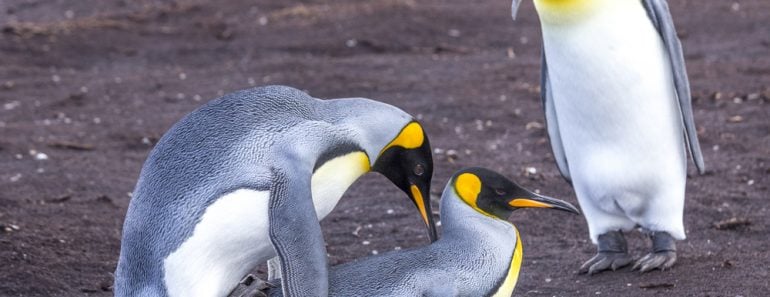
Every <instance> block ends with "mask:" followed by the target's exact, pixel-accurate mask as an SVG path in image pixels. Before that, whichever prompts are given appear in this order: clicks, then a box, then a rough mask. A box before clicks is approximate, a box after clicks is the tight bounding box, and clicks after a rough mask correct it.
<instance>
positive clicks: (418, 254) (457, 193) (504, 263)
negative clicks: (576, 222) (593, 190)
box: [267, 167, 579, 297]
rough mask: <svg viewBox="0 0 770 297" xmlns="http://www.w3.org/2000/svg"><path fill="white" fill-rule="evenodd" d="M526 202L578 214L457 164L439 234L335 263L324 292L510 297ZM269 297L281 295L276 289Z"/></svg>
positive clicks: (498, 177)
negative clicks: (426, 241) (517, 217)
mask: <svg viewBox="0 0 770 297" xmlns="http://www.w3.org/2000/svg"><path fill="white" fill-rule="evenodd" d="M527 207H538V208H549V209H555V210H563V211H567V212H571V213H576V214H578V213H579V212H578V210H577V208H575V207H574V206H572V205H571V204H569V203H567V202H564V201H561V200H558V199H554V198H550V197H546V196H542V195H539V194H536V193H533V192H531V191H528V190H526V189H524V188H522V187H520V186H519V185H517V184H516V183H514V182H513V181H510V180H508V179H507V178H505V177H504V176H502V175H501V174H499V173H496V172H494V171H491V170H488V169H484V168H478V167H471V168H466V169H462V170H460V171H458V172H456V173H455V174H454V175H453V176H452V178H451V179H450V180H449V182H448V183H447V185H446V187H445V188H444V193H443V194H442V196H441V222H442V225H443V230H442V236H441V239H439V240H438V241H436V242H434V243H432V244H430V245H427V246H423V247H418V248H414V249H409V250H401V251H392V252H389V253H385V254H381V255H377V256H370V257H367V258H364V259H361V260H357V261H354V262H350V263H346V264H342V265H338V266H334V267H332V268H331V270H330V271H329V296H368V297H375V296H376V297H384V296H393V297H401V296H425V297H447V296H495V297H510V296H511V294H512V293H513V289H514V287H515V286H516V281H517V280H518V277H519V269H520V268H521V260H522V255H523V253H522V245H521V239H520V238H519V232H518V231H517V230H516V227H514V226H513V224H511V223H510V222H508V217H510V215H511V213H512V212H513V211H514V210H516V209H519V208H527ZM267 295H268V296H270V297H277V296H282V295H281V291H280V290H279V289H273V290H270V291H268V294H267Z"/></svg>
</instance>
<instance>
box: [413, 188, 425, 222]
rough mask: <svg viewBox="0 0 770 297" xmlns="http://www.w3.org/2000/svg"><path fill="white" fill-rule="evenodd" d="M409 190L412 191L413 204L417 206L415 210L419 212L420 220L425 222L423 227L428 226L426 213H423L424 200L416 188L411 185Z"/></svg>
mask: <svg viewBox="0 0 770 297" xmlns="http://www.w3.org/2000/svg"><path fill="white" fill-rule="evenodd" d="M409 190H411V191H412V197H413V198H414V202H415V203H416V204H417V209H418V210H420V215H421V216H422V220H423V221H425V225H428V213H427V212H425V199H423V197H422V193H420V189H418V188H417V186H415V185H412V186H411V187H409Z"/></svg>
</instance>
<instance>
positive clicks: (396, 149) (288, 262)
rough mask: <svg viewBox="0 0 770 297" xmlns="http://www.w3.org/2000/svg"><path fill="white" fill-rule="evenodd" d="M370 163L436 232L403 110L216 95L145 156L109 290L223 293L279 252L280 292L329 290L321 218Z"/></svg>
mask: <svg viewBox="0 0 770 297" xmlns="http://www.w3.org/2000/svg"><path fill="white" fill-rule="evenodd" d="M369 171H377V172H380V173H382V174H383V175H385V176H386V177H387V178H388V179H390V180H391V181H392V182H393V183H394V184H395V185H396V186H398V187H399V188H401V189H402V190H403V191H405V192H406V193H407V194H408V195H409V197H410V198H411V199H412V201H413V202H414V204H415V206H416V207H417V208H418V209H419V211H420V214H421V215H422V218H423V221H424V222H425V224H426V225H427V226H428V227H429V229H430V237H431V240H435V239H436V233H435V225H434V223H433V219H432V216H431V209H430V203H429V201H428V199H429V198H428V197H430V196H429V188H430V181H431V176H432V174H433V161H432V157H431V150H430V144H429V143H428V138H427V136H426V135H425V133H424V131H423V129H422V126H421V125H420V124H419V123H418V122H416V121H415V120H414V119H413V118H412V117H411V116H410V115H408V114H407V113H405V112H403V111H401V110H400V109H398V108H395V107H393V106H391V105H387V104H384V103H380V102H377V101H373V100H368V99H363V98H352V99H335V100H319V99H316V98H313V97H310V96H308V95H307V94H305V93H303V92H301V91H299V90H297V89H293V88H289V87H282V86H270V87H262V88H254V89H249V90H244V91H239V92H235V93H232V94H229V95H226V96H224V97H222V98H219V99H217V100H213V101H211V102H209V103H208V104H206V105H204V106H202V107H201V108H199V109H197V110H195V111H193V112H192V113H190V114H189V115H187V116H186V117H185V118H183V119H182V120H181V121H179V122H178V123H177V124H175V125H174V126H173V127H172V128H171V129H170V130H169V131H168V132H167V133H166V134H165V135H164V136H163V137H162V138H161V139H160V141H159V142H158V144H157V145H156V146H155V148H154V149H153V150H152V152H151V153H150V155H149V157H148V158H147V161H146V162H145V164H144V167H143V168H142V172H141V174H140V176H139V181H138V182H137V185H136V188H135V190H134V195H133V198H132V200H131V203H130V205H129V207H128V213H127V214H126V220H125V223H124V225H123V240H122V243H121V251H120V259H119V262H118V268H117V271H116V273H115V295H116V296H119V297H120V296H142V297H154V296H185V297H189V296H226V295H227V294H228V293H229V292H230V291H231V290H232V289H233V288H234V287H235V286H236V285H238V282H239V281H240V280H241V278H242V277H243V276H245V275H246V274H247V273H248V272H249V270H250V269H252V268H254V267H255V266H256V265H258V264H259V263H264V262H265V261H267V260H268V259H271V258H273V257H275V256H276V255H277V256H279V257H280V259H281V261H276V262H280V268H281V272H282V283H281V286H282V288H283V293H284V296H300V297H305V296H326V295H327V294H328V278H327V276H328V273H327V263H326V249H325V247H324V240H323V237H322V234H321V227H320V224H319V222H318V221H319V220H320V219H322V218H323V217H325V216H326V215H327V214H329V212H331V211H332V209H333V208H334V206H335V205H336V204H337V202H338V201H339V199H340V198H341V196H342V195H343V193H344V192H345V190H346V189H347V188H348V187H349V186H350V185H351V184H352V183H353V182H354V181H355V180H356V179H357V178H358V177H359V176H361V175H362V174H364V173H366V172H369ZM271 262H272V261H271Z"/></svg>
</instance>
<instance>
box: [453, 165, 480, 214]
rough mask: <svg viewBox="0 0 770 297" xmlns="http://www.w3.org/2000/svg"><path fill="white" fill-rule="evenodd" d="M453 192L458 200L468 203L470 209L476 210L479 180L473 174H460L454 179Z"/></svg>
mask: <svg viewBox="0 0 770 297" xmlns="http://www.w3.org/2000/svg"><path fill="white" fill-rule="evenodd" d="M455 191H457V195H458V196H460V199H462V200H463V201H465V203H468V205H470V206H471V207H473V208H475V209H478V206H477V205H476V200H477V199H478V198H479V193H481V179H479V177H478V176H476V175H475V174H473V173H463V174H460V175H459V176H458V177H457V178H456V179H455Z"/></svg>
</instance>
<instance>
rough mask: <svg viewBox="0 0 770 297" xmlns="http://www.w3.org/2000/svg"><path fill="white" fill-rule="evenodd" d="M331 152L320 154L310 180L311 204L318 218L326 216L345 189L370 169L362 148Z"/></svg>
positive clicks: (367, 158)
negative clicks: (329, 153)
mask: <svg viewBox="0 0 770 297" xmlns="http://www.w3.org/2000/svg"><path fill="white" fill-rule="evenodd" d="M331 154H332V155H331V156H329V155H328V154H322V156H321V158H320V159H319V161H320V162H319V163H317V164H316V167H315V169H314V170H313V176H312V177H311V180H310V190H311V192H312V196H313V204H314V205H315V210H316V215H317V216H318V219H319V220H320V219H323V218H324V217H326V215H328V214H329V213H330V212H331V211H332V209H334V206H336V205H337V202H339V200H340V199H341V198H342V195H343V194H345V191H346V190H347V189H348V188H349V187H350V186H351V185H352V184H353V183H354V182H355V181H356V180H357V179H358V178H359V177H361V175H364V174H365V173H367V172H369V170H370V169H371V165H370V161H369V157H368V155H367V154H366V152H364V151H363V150H360V149H352V150H348V151H338V152H331Z"/></svg>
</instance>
